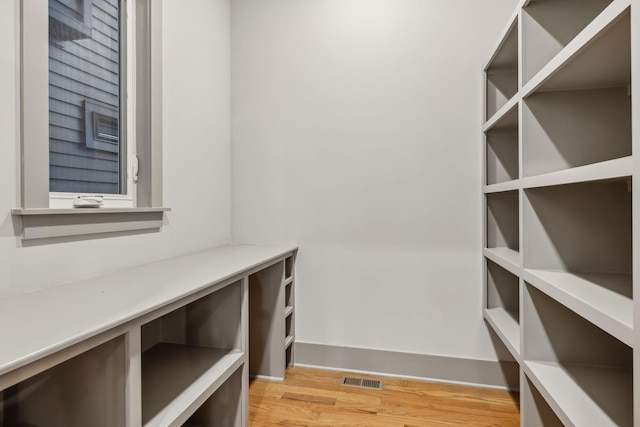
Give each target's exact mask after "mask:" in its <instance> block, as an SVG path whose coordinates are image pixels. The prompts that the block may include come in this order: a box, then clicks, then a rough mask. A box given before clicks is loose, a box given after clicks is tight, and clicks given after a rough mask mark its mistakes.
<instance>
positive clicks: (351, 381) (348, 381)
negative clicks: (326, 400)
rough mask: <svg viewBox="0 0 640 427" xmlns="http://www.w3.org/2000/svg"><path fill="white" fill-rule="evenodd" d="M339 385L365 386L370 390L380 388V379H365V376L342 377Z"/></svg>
mask: <svg viewBox="0 0 640 427" xmlns="http://www.w3.org/2000/svg"><path fill="white" fill-rule="evenodd" d="M341 385H343V386H346V387H356V388H367V389H370V390H382V381H381V380H367V379H365V378H356V377H342V383H341Z"/></svg>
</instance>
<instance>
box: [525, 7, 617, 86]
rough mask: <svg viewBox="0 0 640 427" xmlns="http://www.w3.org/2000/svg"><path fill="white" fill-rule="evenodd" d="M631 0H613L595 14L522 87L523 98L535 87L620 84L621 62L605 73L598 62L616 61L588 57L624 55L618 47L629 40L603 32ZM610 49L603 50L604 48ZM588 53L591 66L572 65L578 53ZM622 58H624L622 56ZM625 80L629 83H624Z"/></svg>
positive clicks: (605, 70)
mask: <svg viewBox="0 0 640 427" xmlns="http://www.w3.org/2000/svg"><path fill="white" fill-rule="evenodd" d="M629 5H630V0H615V1H613V2H612V3H611V4H610V5H609V6H608V7H607V8H606V9H605V10H604V11H602V13H601V14H600V15H598V17H596V18H595V19H594V20H593V21H592V22H591V23H590V24H589V25H588V26H587V27H586V28H585V29H584V30H582V31H581V32H580V33H579V34H578V35H577V36H576V37H575V38H574V39H573V40H572V41H571V42H569V44H568V45H567V46H566V47H565V48H564V49H563V50H561V51H560V52H559V53H558V54H557V55H556V56H555V57H554V58H553V59H551V61H549V63H548V64H547V65H545V66H544V67H543V68H542V69H541V70H540V71H539V72H538V73H537V74H536V75H535V76H534V77H533V78H532V79H531V80H530V81H529V82H528V83H527V84H526V85H525V86H524V88H523V89H522V91H521V92H522V95H523V97H527V96H529V95H531V94H532V93H533V92H534V91H536V90H570V89H580V88H583V89H584V88H596V87H607V86H609V87H611V86H615V85H621V84H623V83H624V82H623V80H624V79H625V76H623V75H622V74H626V71H624V70H619V69H618V68H620V67H623V66H624V64H621V65H619V66H618V67H614V69H613V70H612V71H611V70H609V72H607V71H608V70H607V67H602V66H598V63H604V64H608V65H609V64H611V63H615V62H617V61H613V60H610V58H608V57H609V55H607V58H591V56H598V55H597V53H600V52H601V51H604V52H607V51H609V53H612V54H613V56H614V57H615V56H616V55H617V56H618V57H624V56H627V55H620V54H618V52H620V49H621V48H622V46H624V45H625V44H626V45H628V44H629V40H618V38H619V34H618V32H614V33H613V34H606V31H607V30H609V29H610V27H611V25H612V23H613V25H615V23H617V21H618V19H619V18H620V17H621V16H622V15H623V14H624V13H625V10H626V9H627V8H628V7H629ZM600 36H602V37H603V38H607V37H609V38H611V40H608V39H606V40H604V41H603V40H599V39H600V38H601V37H600ZM599 42H600V43H605V46H604V47H605V48H604V49H602V48H601V46H597V45H598V44H599ZM594 46H595V47H596V49H598V52H593V53H594V55H590V52H589V49H590V48H593V47H594ZM607 46H608V47H609V49H606V47H607ZM582 55H584V56H583V58H584V57H586V56H589V58H588V59H589V61H590V62H589V64H591V65H593V66H587V65H585V64H579V65H580V66H577V65H576V66H575V67H574V66H573V65H574V64H575V63H574V64H572V62H574V60H575V59H576V58H579V57H580V56H582ZM622 60H623V61H624V60H625V59H624V58H622ZM627 83H628V82H627Z"/></svg>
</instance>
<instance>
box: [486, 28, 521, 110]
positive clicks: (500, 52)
mask: <svg viewBox="0 0 640 427" xmlns="http://www.w3.org/2000/svg"><path fill="white" fill-rule="evenodd" d="M485 76H486V120H489V119H490V118H491V117H492V116H493V115H494V114H496V113H497V112H498V111H499V110H500V109H501V108H502V107H503V106H504V105H505V104H506V103H507V102H508V101H509V99H511V98H512V97H513V96H514V95H515V94H516V93H518V24H517V21H514V22H513V23H512V24H511V26H510V28H509V30H508V31H507V34H506V36H505V38H504V39H503V40H502V42H501V43H500V46H499V47H498V49H497V51H496V52H495V54H494V55H493V57H492V58H491V61H490V62H489V64H488V65H487V67H486V68H485Z"/></svg>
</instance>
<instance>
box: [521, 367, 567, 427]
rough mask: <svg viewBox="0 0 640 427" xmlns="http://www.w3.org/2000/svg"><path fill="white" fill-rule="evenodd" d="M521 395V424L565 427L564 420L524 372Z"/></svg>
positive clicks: (530, 426)
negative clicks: (561, 419)
mask: <svg viewBox="0 0 640 427" xmlns="http://www.w3.org/2000/svg"><path fill="white" fill-rule="evenodd" d="M520 395H521V400H522V403H521V405H520V407H521V411H520V417H521V419H522V422H521V423H520V424H521V425H523V426H526V427H563V425H564V424H562V421H560V419H559V418H558V416H557V415H556V414H555V412H553V409H551V407H550V406H549V404H548V403H547V401H546V400H544V397H542V395H541V394H540V392H539V391H538V390H537V389H536V387H535V386H534V385H533V384H532V383H531V381H530V380H529V378H527V376H526V375H524V374H523V380H522V385H521V386H520Z"/></svg>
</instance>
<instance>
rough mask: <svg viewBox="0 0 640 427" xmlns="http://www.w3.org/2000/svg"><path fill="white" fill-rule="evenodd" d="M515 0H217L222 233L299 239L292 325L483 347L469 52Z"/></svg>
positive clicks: (301, 336) (487, 37)
mask: <svg viewBox="0 0 640 427" xmlns="http://www.w3.org/2000/svg"><path fill="white" fill-rule="evenodd" d="M515 5H516V1H515V0H482V1H479V0H459V1H451V0H304V1H300V0H269V1H265V0H237V1H234V2H233V4H232V92H231V93H232V96H231V98H232V146H233V149H232V196H233V202H232V232H233V236H234V239H235V240H236V241H238V242H265V243H266V242H295V243H298V244H299V245H300V248H301V249H300V254H299V258H298V261H299V262H298V267H297V275H298V276H297V277H298V286H297V288H296V289H297V291H296V292H297V294H296V298H297V301H296V304H297V310H296V313H297V317H296V322H297V323H296V339H297V340H298V341H303V342H313V343H321V344H330V345H343V346H352V347H363V348H376V349H386V350H395V351H407V352H416V353H423V354H434V355H435V354H437V355H447V356H455V357H468V358H479V359H493V358H495V353H494V350H493V346H492V344H491V341H490V339H489V335H488V332H487V327H486V326H485V325H484V323H483V321H482V318H481V286H480V284H481V251H480V248H481V244H482V243H481V241H482V240H481V236H482V235H481V230H482V224H481V217H482V215H481V198H480V190H481V187H480V176H481V171H480V168H481V162H480V153H481V144H482V139H481V134H480V129H481V125H482V117H481V110H482V108H481V105H482V78H481V70H482V65H483V62H484V61H486V60H487V59H488V57H487V55H488V54H489V51H490V50H491V49H492V48H493V47H494V43H495V42H496V39H497V37H498V36H499V33H500V31H501V30H502V29H503V27H504V25H505V24H506V20H507V18H508V16H509V15H510V13H511V12H512V10H513V9H514V7H515Z"/></svg>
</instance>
